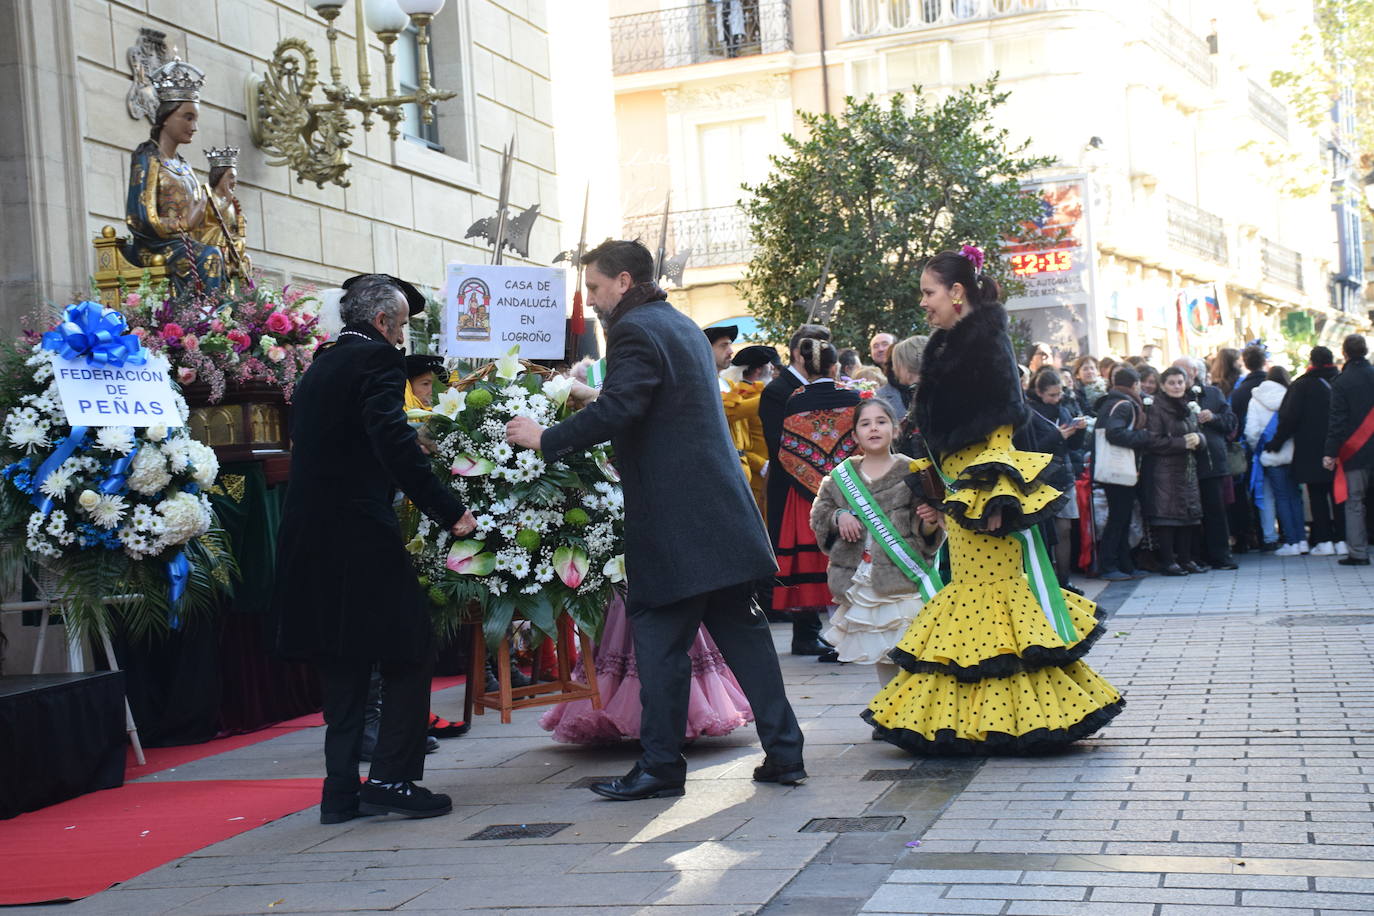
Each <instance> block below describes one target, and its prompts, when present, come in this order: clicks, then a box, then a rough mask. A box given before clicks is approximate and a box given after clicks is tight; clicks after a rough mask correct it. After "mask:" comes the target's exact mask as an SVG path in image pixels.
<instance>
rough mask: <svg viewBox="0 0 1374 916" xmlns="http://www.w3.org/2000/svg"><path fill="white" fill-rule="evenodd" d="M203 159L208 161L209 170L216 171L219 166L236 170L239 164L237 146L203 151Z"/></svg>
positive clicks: (214, 147) (216, 147) (217, 147)
mask: <svg viewBox="0 0 1374 916" xmlns="http://www.w3.org/2000/svg"><path fill="white" fill-rule="evenodd" d="M205 158H206V159H208V160H210V168H212V169H217V168H219V167H220V166H227V167H228V168H236V167H237V166H238V164H239V148H238V147H237V146H212V147H210V148H209V149H207V150H206V151H205Z"/></svg>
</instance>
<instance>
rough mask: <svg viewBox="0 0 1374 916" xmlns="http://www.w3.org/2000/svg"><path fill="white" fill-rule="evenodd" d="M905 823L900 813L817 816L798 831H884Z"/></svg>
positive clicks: (894, 828)
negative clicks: (880, 815) (872, 815)
mask: <svg viewBox="0 0 1374 916" xmlns="http://www.w3.org/2000/svg"><path fill="white" fill-rule="evenodd" d="M904 823H906V818H904V817H902V816H901V815H893V816H892V817H817V818H812V819H811V820H809V821H807V822H806V826H805V827H803V828H802V829H800V830H798V831H797V832H798V833H886V832H887V831H889V830H896V829H897V828H899V827H901V826H902V824H904Z"/></svg>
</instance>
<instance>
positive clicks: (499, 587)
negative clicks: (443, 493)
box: [483, 576, 506, 595]
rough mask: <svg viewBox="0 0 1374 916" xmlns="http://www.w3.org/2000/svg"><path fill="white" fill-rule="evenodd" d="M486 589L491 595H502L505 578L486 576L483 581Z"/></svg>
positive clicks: (504, 591) (504, 588) (504, 587)
mask: <svg viewBox="0 0 1374 916" xmlns="http://www.w3.org/2000/svg"><path fill="white" fill-rule="evenodd" d="M483 584H485V585H486V587H487V591H489V592H491V593H492V594H493V595H504V594H505V593H506V580H505V579H502V578H500V577H499V576H488V577H487V578H486V580H485V581H484V583H483Z"/></svg>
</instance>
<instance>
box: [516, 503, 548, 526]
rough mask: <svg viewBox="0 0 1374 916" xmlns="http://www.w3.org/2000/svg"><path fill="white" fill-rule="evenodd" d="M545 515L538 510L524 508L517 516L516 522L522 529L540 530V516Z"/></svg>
mask: <svg viewBox="0 0 1374 916" xmlns="http://www.w3.org/2000/svg"><path fill="white" fill-rule="evenodd" d="M541 515H543V513H542V512H540V511H539V510H538V509H530V508H524V509H521V510H520V511H519V512H517V513H516V515H515V522H516V524H518V525H519V526H520V527H521V528H538V527H539V519H540V516H541Z"/></svg>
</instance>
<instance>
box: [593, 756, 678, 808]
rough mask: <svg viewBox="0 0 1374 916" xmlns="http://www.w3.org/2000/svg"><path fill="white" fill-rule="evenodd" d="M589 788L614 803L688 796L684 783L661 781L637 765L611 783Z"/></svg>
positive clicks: (594, 785) (598, 784)
mask: <svg viewBox="0 0 1374 916" xmlns="http://www.w3.org/2000/svg"><path fill="white" fill-rule="evenodd" d="M589 788H590V789H591V790H592V791H593V792H595V793H596V794H597V795H600V796H601V797H602V798H609V799H611V800H612V801H640V800H641V799H645V798H676V797H677V796H679V795H686V794H687V790H686V789H685V788H683V785H682V783H680V782H672V781H670V780H667V779H659V778H658V777H657V776H655V775H654V774H652V773H650V772H648V771H646V770H642V769H640V767H639V764H637V763H636V764H635V765H634V766H633V767H632V768H631V769H630V772H628V773H626V774H625V775H624V776H622V777H620V778H619V779H613V780H611V781H610V782H598V783H594V784H592V785H591V786H589Z"/></svg>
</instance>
